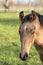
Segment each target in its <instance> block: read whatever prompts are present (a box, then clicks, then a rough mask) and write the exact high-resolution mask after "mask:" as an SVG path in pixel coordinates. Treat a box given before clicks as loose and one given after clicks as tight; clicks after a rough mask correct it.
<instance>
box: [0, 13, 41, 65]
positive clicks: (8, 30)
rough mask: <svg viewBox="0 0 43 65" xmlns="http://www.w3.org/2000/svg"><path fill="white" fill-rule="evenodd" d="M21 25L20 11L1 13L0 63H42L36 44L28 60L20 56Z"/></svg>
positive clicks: (24, 64)
mask: <svg viewBox="0 0 43 65" xmlns="http://www.w3.org/2000/svg"><path fill="white" fill-rule="evenodd" d="M19 26H20V21H19V18H18V13H0V65H41V61H40V59H39V55H38V53H37V51H36V49H35V48H34V46H32V48H31V51H30V56H29V59H28V60H27V61H22V60H21V59H20V58H19V53H20V39H19V33H18V29H19Z"/></svg>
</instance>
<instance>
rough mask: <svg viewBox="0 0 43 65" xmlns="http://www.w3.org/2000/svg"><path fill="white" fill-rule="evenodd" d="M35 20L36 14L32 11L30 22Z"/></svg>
mask: <svg viewBox="0 0 43 65" xmlns="http://www.w3.org/2000/svg"><path fill="white" fill-rule="evenodd" d="M35 19H36V12H35V11H32V20H35Z"/></svg>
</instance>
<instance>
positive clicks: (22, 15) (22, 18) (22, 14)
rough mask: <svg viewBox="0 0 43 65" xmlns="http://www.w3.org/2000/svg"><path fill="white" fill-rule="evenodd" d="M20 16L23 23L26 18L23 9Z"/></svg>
mask: <svg viewBox="0 0 43 65" xmlns="http://www.w3.org/2000/svg"><path fill="white" fill-rule="evenodd" d="M19 18H20V20H21V23H22V22H23V20H24V12H23V11H21V12H20V13H19Z"/></svg>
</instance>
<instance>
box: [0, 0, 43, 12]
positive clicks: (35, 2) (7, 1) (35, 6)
mask: <svg viewBox="0 0 43 65" xmlns="http://www.w3.org/2000/svg"><path fill="white" fill-rule="evenodd" d="M14 10H16V11H21V10H25V11H31V10H36V11H42V10H43V0H0V11H14Z"/></svg>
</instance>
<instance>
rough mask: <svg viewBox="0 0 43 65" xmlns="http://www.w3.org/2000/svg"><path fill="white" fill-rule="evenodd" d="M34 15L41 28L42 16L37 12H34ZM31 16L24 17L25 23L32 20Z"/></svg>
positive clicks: (42, 24) (42, 23)
mask: <svg viewBox="0 0 43 65" xmlns="http://www.w3.org/2000/svg"><path fill="white" fill-rule="evenodd" d="M35 13H36V15H37V16H38V18H39V22H40V24H41V26H43V15H41V14H39V13H37V12H35ZM31 15H32V14H28V15H26V16H25V17H24V20H25V22H26V21H27V22H28V21H29V22H30V20H31V19H32V17H31Z"/></svg>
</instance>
